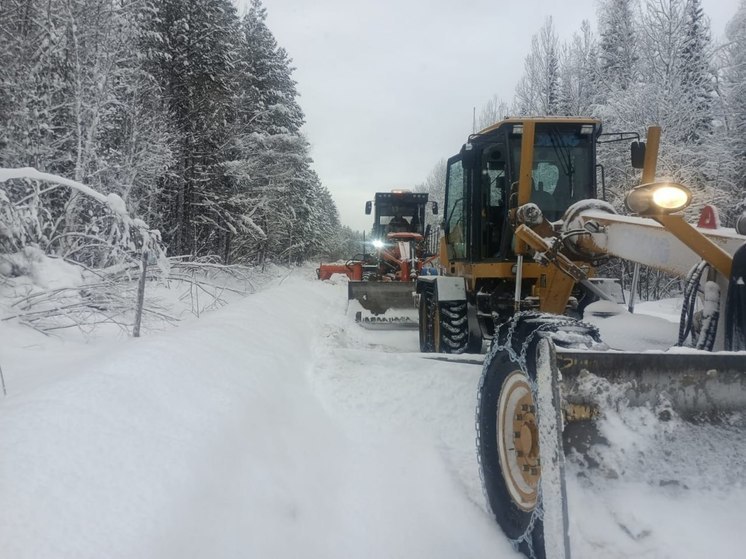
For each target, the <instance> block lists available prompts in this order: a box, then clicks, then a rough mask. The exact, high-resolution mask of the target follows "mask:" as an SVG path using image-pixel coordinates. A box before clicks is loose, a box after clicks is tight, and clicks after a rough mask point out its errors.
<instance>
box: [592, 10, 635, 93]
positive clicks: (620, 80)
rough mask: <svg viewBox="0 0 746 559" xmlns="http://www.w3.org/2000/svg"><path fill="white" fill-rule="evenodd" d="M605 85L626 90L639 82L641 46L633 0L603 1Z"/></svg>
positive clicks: (601, 30) (600, 13) (600, 26)
mask: <svg viewBox="0 0 746 559" xmlns="http://www.w3.org/2000/svg"><path fill="white" fill-rule="evenodd" d="M598 29H599V35H600V36H601V42H600V45H599V56H600V65H601V76H602V85H604V86H605V88H606V89H627V87H629V85H630V84H631V83H634V82H635V80H636V79H637V61H638V51H637V49H638V44H637V38H638V34H637V29H636V20H635V15H634V10H633V0H602V2H600V4H599V9H598Z"/></svg>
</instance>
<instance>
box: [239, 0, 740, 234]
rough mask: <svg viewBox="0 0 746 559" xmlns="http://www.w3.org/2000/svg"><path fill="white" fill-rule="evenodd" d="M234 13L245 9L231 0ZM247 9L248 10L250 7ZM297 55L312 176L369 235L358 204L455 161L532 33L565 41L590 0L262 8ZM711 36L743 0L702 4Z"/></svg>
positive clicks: (516, 69)
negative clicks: (548, 22) (546, 28)
mask: <svg viewBox="0 0 746 559" xmlns="http://www.w3.org/2000/svg"><path fill="white" fill-rule="evenodd" d="M238 2H239V4H241V3H243V2H242V1H241V0H238ZM246 4H248V2H246ZM264 5H265V7H266V8H267V12H268V18H267V21H268V24H269V27H270V29H271V31H272V32H273V33H274V34H275V37H276V38H277V40H278V42H279V44H280V45H281V46H282V47H284V48H285V49H286V50H287V51H288V53H289V54H290V56H291V57H292V58H293V63H294V66H295V67H296V71H295V74H294V77H295V79H296V81H297V82H298V91H299V92H300V94H301V98H300V104H301V107H302V108H303V110H304V112H305V114H306V126H305V133H306V135H307V137H308V139H309V141H310V142H311V146H312V147H311V155H312V156H313V158H314V162H315V164H314V168H315V169H316V171H317V172H318V174H319V177H320V178H321V181H322V182H323V184H324V185H325V186H326V187H327V188H328V189H329V190H330V192H331V194H332V196H333V197H334V200H335V202H336V204H337V207H338V208H339V212H340V217H341V219H342V223H343V224H345V225H349V226H350V227H352V228H354V229H366V230H367V229H369V228H370V216H366V215H365V214H364V212H363V207H364V203H365V201H366V200H369V199H371V198H372V197H373V194H374V193H375V192H377V191H385V190H390V189H392V188H412V187H414V185H416V184H419V183H421V182H423V181H424V179H425V178H426V177H427V175H428V174H429V172H430V171H431V169H432V168H433V166H434V165H435V164H436V163H437V162H438V161H439V160H440V159H441V158H444V157H449V156H450V155H453V154H454V153H456V152H458V150H459V149H460V147H461V144H462V143H463V142H464V141H465V140H466V137H467V135H468V134H469V133H470V132H471V126H472V108H473V107H475V106H476V107H477V111H479V109H480V108H481V106H482V105H483V104H484V103H485V102H486V101H487V100H488V99H489V98H490V97H492V95H494V94H498V95H500V96H501V97H502V98H503V99H505V100H508V101H509V100H510V99H511V98H512V96H513V90H514V88H515V84H516V83H517V81H518V80H519V79H520V77H521V74H522V71H523V59H524V57H525V56H526V54H528V50H529V45H530V42H531V36H532V35H533V34H534V33H536V32H537V31H538V30H539V28H540V26H541V25H542V24H543V22H544V20H545V18H546V17H548V16H550V15H551V16H552V17H553V20H554V27H555V29H556V31H557V33H558V35H559V37H560V40H561V41H562V40H564V39H568V38H570V37H571V36H572V34H573V33H574V32H575V31H577V30H578V29H579V28H580V23H581V21H582V20H583V19H588V20H590V22H591V25H593V26H594V28H595V22H596V5H597V2H596V0H573V1H564V2H560V1H556V0H555V1H551V0H523V1H515V0H512V1H506V0H462V1H460V2H459V1H454V0H431V1H429V2H428V1H426V0H264ZM702 5H703V7H704V10H705V12H706V13H707V15H708V16H709V17H710V19H711V21H712V32H713V37H719V36H721V35H722V34H723V31H724V29H725V25H726V23H727V22H728V20H729V19H730V18H731V17H732V16H733V14H734V13H735V11H736V7H737V5H738V0H702Z"/></svg>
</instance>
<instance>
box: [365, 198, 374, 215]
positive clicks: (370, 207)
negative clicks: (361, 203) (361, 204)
mask: <svg viewBox="0 0 746 559" xmlns="http://www.w3.org/2000/svg"><path fill="white" fill-rule="evenodd" d="M371 211H373V202H371V201H370V200H368V201H367V202H365V215H370V212H371Z"/></svg>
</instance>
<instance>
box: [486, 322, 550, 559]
mask: <svg viewBox="0 0 746 559" xmlns="http://www.w3.org/2000/svg"><path fill="white" fill-rule="evenodd" d="M519 324H520V323H519ZM522 329H523V331H521V330H522ZM527 330H528V329H527V328H526V327H525V326H524V327H523V328H521V326H519V327H518V328H517V329H516V332H515V333H514V335H513V336H514V339H517V340H521V339H524V337H525V335H527V334H528V333H529V332H530V330H533V328H531V329H530V330H528V331H527ZM538 339H539V338H538V337H536V338H535V339H534V340H533V341H532V342H531V343H530V345H529V349H528V352H527V365H528V367H527V370H529V371H532V370H533V371H535V366H534V362H535V359H536V344H537V343H538ZM493 343H495V344H498V343H499V341H498V340H497V339H496V340H495V341H494V342H493ZM514 345H517V344H514ZM518 350H519V351H520V347H518ZM516 371H518V372H521V368H520V366H519V365H518V364H517V363H514V362H513V361H512V359H511V356H510V353H509V352H508V351H507V350H502V351H495V352H494V353H493V352H491V353H490V354H489V355H488V357H487V360H486V361H485V364H484V370H483V374H482V381H481V383H480V386H479V400H478V405H477V425H478V428H479V432H478V435H477V452H478V455H479V462H480V466H481V469H482V477H483V481H484V487H485V492H486V494H487V501H488V504H489V506H490V509H491V510H492V514H493V515H494V517H495V520H496V521H497V523H498V524H499V525H500V527H501V528H502V530H503V532H505V535H506V536H507V537H508V538H510V539H511V540H517V539H519V538H521V536H522V535H523V534H524V533H525V532H526V530H527V529H528V527H529V524H530V522H531V517H532V510H523V509H522V508H520V507H519V506H518V505H517V504H516V503H515V502H514V501H513V499H512V498H511V496H510V492H509V490H508V487H507V484H506V481H505V477H504V474H503V470H502V466H501V463H500V455H499V450H498V432H499V428H500V426H499V425H498V415H499V414H498V401H499V398H500V393H501V391H502V389H503V383H504V382H505V380H506V379H507V378H508V376H509V375H511V373H513V372H516ZM534 508H535V507H534ZM530 540H531V544H532V545H531V547H532V548H533V556H534V557H536V559H544V558H545V557H546V552H545V549H544V528H543V523H542V520H541V518H538V517H537V518H536V519H534V527H533V531H532V533H531V535H530ZM518 549H519V551H521V552H522V553H524V554H525V555H527V556H530V552H529V551H530V550H529V544H528V541H526V540H524V541H521V542H520V543H519V545H518Z"/></svg>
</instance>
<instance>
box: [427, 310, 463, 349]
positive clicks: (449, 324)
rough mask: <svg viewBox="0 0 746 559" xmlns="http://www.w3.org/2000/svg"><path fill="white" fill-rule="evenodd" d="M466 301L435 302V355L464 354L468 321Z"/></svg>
mask: <svg viewBox="0 0 746 559" xmlns="http://www.w3.org/2000/svg"><path fill="white" fill-rule="evenodd" d="M466 310H467V308H466V301H437V303H436V309H435V311H436V312H435V316H434V319H435V320H434V323H435V324H436V326H437V327H436V328H435V334H434V336H433V339H434V341H435V351H436V352H437V353H464V352H465V351H466V348H467V345H468V343H469V320H468V317H467V316H466Z"/></svg>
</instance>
